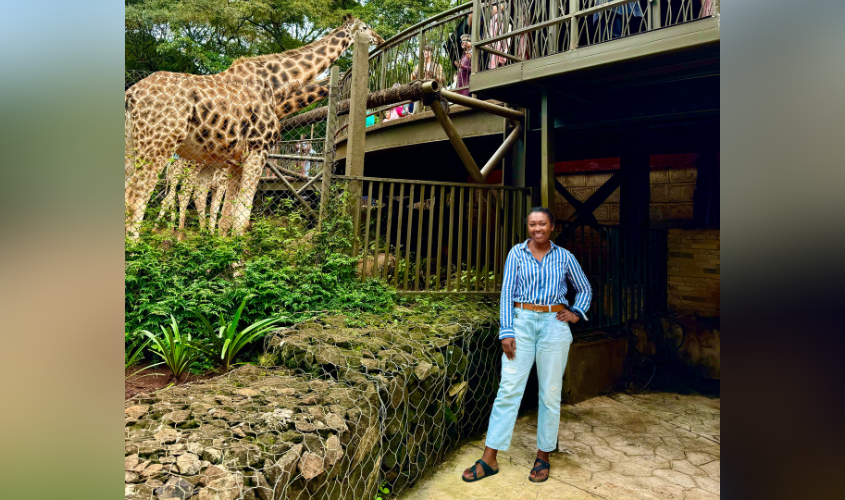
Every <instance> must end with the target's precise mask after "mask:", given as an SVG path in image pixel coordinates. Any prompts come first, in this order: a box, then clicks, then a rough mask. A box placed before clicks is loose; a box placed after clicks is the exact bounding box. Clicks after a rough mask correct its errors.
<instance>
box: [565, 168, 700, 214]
mask: <svg viewBox="0 0 845 500" xmlns="http://www.w3.org/2000/svg"><path fill="white" fill-rule="evenodd" d="M696 157H697V155H663V156H653V157H652V161H651V172H650V175H649V177H650V179H651V201H650V205H649V215H650V219H651V221H652V222H658V223H660V222H683V221H692V220H693V197H694V195H695V185H696V173H697V170H696V167H695V158H696ZM618 160H619V159H618V158H608V159H604V161H601V162H599V163H597V164H589V163H585V162H562V163H561V164H559V165H561V168H557V167H556V172H557V173H556V177H557V180H558V182H560V183H561V184H562V185H564V186H565V187H566V188H567V189H568V190H569V192H570V193H571V194H572V195H573V196H574V197H575V198H576V199H578V200H579V201H586V200H587V199H588V198H589V197H590V196H592V195H593V194H594V193H595V192H596V190H597V189H598V188H599V187H600V186H601V185H602V184H604V183H605V182H606V181H607V180H608V179H610V177H611V175H613V174H614V173H615V171H616V170H618V169H619V161H618ZM570 163H571V165H567V164H570ZM596 168H601V169H604V170H594V169H596ZM561 170H567V171H564V172H561ZM574 213H575V207H573V206H572V205H570V204H569V203H568V202H567V201H566V199H565V198H564V197H563V196H562V195H561V194H560V193H557V194H556V196H555V217H557V218H558V219H561V220H568V219H570V218H571V217H572V215H573V214H574ZM593 215H594V216H595V218H596V220H598V221H599V222H600V223H602V224H618V223H619V189H616V191H614V192H613V193H612V194H611V195H610V196H609V197H608V198H607V200H605V202H604V203H602V204H601V205H599V207H598V208H596V209H595V210H594V211H593Z"/></svg>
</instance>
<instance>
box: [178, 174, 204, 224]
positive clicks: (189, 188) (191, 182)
mask: <svg viewBox="0 0 845 500" xmlns="http://www.w3.org/2000/svg"><path fill="white" fill-rule="evenodd" d="M199 168H200V167H199V166H198V165H191V168H190V169H189V170H188V171H187V172H186V178H185V180H183V181H182V190H181V191H180V192H179V231H184V229H185V218H186V217H187V215H188V204H189V203H190V202H191V195H192V194H194V193H196V192H197V189H198V186H197V184H198V180H197V175H198V174H197V170H198V169H199Z"/></svg>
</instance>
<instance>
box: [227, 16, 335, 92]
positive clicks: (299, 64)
mask: <svg viewBox="0 0 845 500" xmlns="http://www.w3.org/2000/svg"><path fill="white" fill-rule="evenodd" d="M351 43H352V35H351V29H350V23H346V24H344V25H342V26H340V27H338V28H336V29H335V30H333V31H332V32H331V33H329V34H328V35H326V36H324V37H323V38H321V39H319V40H317V41H315V42H312V43H310V44H308V45H306V46H304V47H300V48H298V49H293V50H289V51H286V52H281V53H278V54H268V55H264V56H258V57H251V58H245V59H238V60H237V61H235V63H234V64H232V66H231V67H230V68H229V69H227V70H225V71H223V72H222V73H221V75H226V76H227V77H234V78H237V79H240V80H245V81H256V82H264V83H266V84H267V86H268V87H269V88H271V89H272V91H273V97H274V100H275V102H276V103H277V104H279V103H282V102H284V101H285V100H286V99H287V98H288V97H290V96H291V95H292V94H293V93H294V92H296V91H297V90H298V89H299V88H301V87H303V86H304V85H306V84H307V83H309V82H310V81H312V80H313V79H314V78H316V77H317V75H319V74H320V73H322V72H323V71H324V70H326V68H328V67H329V66H331V65H332V64H333V63H334V62H335V61H337V59H338V58H339V57H340V55H341V54H342V53H343V51H344V50H346V49H347V48H348V47H349V45H350V44H351Z"/></svg>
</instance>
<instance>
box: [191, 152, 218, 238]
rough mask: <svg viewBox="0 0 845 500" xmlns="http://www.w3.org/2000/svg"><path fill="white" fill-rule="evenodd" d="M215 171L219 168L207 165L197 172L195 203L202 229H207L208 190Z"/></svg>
mask: <svg viewBox="0 0 845 500" xmlns="http://www.w3.org/2000/svg"><path fill="white" fill-rule="evenodd" d="M215 171H217V169H216V168H214V167H205V168H203V169H202V170H200V172H199V174H197V187H196V189H194V204H195V205H196V207H197V215H198V216H199V223H200V229H205V223H206V215H205V209H206V205H207V203H208V190H209V188H210V187H211V180H212V179H213V176H214V172H215Z"/></svg>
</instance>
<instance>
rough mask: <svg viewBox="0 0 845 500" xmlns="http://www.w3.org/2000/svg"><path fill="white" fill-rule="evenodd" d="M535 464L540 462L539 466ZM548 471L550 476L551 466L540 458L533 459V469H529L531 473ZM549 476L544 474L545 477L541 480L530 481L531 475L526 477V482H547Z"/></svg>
mask: <svg viewBox="0 0 845 500" xmlns="http://www.w3.org/2000/svg"><path fill="white" fill-rule="evenodd" d="M537 462H540V465H537ZM547 469H548V470H549V474H551V465H549V463H548V462H546V461H544V460H543V459H542V458H535V459H534V468H533V469H531V472H533V473H535V474H536V473H538V472H540V471H544V470H547ZM549 474H546V477H544V478H543V479H532V477H531V474H529V475H528V480H529V481H531V482H532V483H542V482H544V481H548V480H549Z"/></svg>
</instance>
